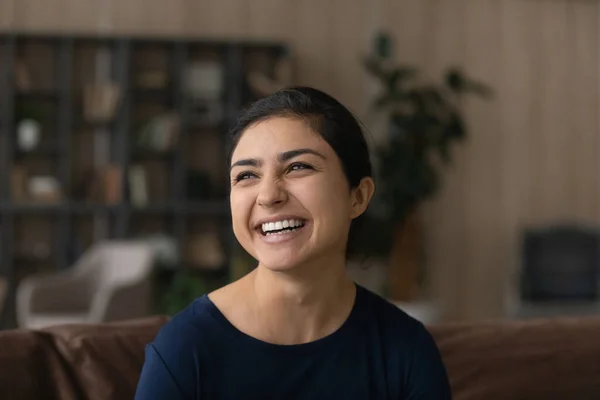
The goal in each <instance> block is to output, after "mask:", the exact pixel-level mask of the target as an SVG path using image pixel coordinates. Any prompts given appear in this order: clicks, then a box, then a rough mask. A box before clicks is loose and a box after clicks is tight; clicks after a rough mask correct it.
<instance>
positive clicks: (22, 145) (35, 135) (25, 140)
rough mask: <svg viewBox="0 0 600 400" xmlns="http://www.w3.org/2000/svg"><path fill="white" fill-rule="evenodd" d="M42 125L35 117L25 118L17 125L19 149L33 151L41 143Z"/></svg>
mask: <svg viewBox="0 0 600 400" xmlns="http://www.w3.org/2000/svg"><path fill="white" fill-rule="evenodd" d="M41 135H42V125H41V124H40V123H39V122H37V121H36V120H33V119H24V120H21V121H20V122H19V125H18V126H17V142H18V145H19V150H21V151H31V150H33V149H35V148H36V147H37V145H38V144H39V143H40V137H41Z"/></svg>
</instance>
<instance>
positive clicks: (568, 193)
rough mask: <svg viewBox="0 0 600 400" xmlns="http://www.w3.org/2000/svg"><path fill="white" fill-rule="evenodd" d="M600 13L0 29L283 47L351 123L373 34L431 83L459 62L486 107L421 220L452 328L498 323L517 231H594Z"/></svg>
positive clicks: (585, 7) (74, 12)
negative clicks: (394, 45) (255, 41)
mask: <svg viewBox="0 0 600 400" xmlns="http://www.w3.org/2000/svg"><path fill="white" fill-rule="evenodd" d="M599 7H600V3H599V2H597V1H567V0H553V1H523V0H377V1H367V0H346V1H343V0H329V1H321V0H300V1H294V0H253V1H247V0H175V1H170V2H166V1H164V0H120V1H116V0H104V1H96V0H77V1H75V0H18V1H16V0H0V29H17V30H38V31H39V30H44V31H56V30H59V31H60V30H78V31H79V30H81V31H89V32H97V31H99V30H109V31H114V32H129V33H138V34H187V35H193V36H211V37H223V38H260V39H273V40H286V41H288V42H289V43H290V45H291V47H292V49H293V51H294V54H295V56H296V57H297V63H298V65H297V70H298V83H300V84H309V85H313V86H316V87H318V88H321V89H324V90H326V91H329V92H331V93H332V94H334V95H335V96H337V97H338V98H339V99H340V100H341V101H342V102H344V103H345V104H347V105H349V106H350V107H351V108H352V109H353V110H354V111H355V112H357V113H358V114H359V116H362V114H363V113H364V111H365V109H366V105H367V104H368V94H369V93H371V92H370V87H371V86H370V85H369V84H368V78H367V77H366V75H365V74H364V72H363V70H362V66H361V65H360V64H359V61H358V58H359V57H360V55H361V54H362V53H363V52H364V51H365V50H367V46H368V45H369V44H370V39H371V35H372V34H373V33H374V32H375V31H377V29H378V28H385V29H387V30H388V31H390V32H391V33H393V34H394V35H395V36H396V39H397V42H398V49H397V51H398V53H397V59H398V60H399V61H402V62H406V63H409V64H413V65H418V66H421V67H422V68H423V71H424V73H425V76H426V77H428V78H431V77H438V73H439V72H440V71H441V70H443V69H444V68H446V67H447V66H449V65H452V64H458V65H461V66H463V67H464V68H465V70H466V71H467V72H468V73H470V74H471V75H473V76H475V77H477V78H480V79H482V80H484V81H486V82H488V83H490V84H491V85H492V86H494V88H495V90H496V97H495V98H494V99H493V100H492V101H490V102H488V103H486V102H483V101H479V100H469V101H467V102H466V103H465V105H466V110H467V115H468V123H469V127H470V129H471V137H470V140H469V142H468V143H466V144H465V145H460V146H458V147H457V148H456V149H455V152H454V154H455V156H456V158H455V162H454V165H453V166H452V167H451V168H449V169H448V170H446V171H445V172H444V187H443V191H442V192H441V193H440V195H439V196H438V197H437V198H436V199H435V200H434V201H433V202H430V203H428V204H427V205H426V207H425V223H426V231H427V246H428V254H429V256H428V261H429V270H430V277H431V280H432V287H433V291H434V295H435V296H436V297H438V298H440V299H441V302H442V304H443V306H444V308H445V310H446V311H447V315H448V316H449V317H450V318H455V319H456V318H461V319H476V318H483V317H493V316H501V315H503V304H504V298H505V297H506V293H507V292H510V291H509V290H506V288H507V285H506V283H507V282H510V281H511V279H513V278H514V276H515V274H516V271H517V268H518V264H519V250H520V247H519V246H520V241H519V238H520V234H521V232H522V230H523V228H524V227H527V226H537V225H545V224H551V223H556V222H570V221H573V222H574V221H581V222H586V223H588V224H598V222H599V221H600V206H599V202H600V140H599V138H598V135H599V131H598V130H599V121H598V114H599V112H600V104H599V97H598V96H599V93H600V81H599V73H600V65H599V61H600V60H599V54H598V45H600V43H599V39H598V38H599V35H600V29H599V28H600V26H599V23H598V18H599V11H600V10H599ZM341 10H343V12H341ZM367 122H368V121H367ZM372 126H375V125H372ZM374 136H378V137H379V136H383V135H378V134H377V133H374ZM509 287H510V286H509Z"/></svg>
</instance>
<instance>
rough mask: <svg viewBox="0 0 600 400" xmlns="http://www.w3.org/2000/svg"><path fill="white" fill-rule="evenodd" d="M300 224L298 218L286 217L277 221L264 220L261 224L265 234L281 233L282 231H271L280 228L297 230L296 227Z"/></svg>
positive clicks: (279, 229)
mask: <svg viewBox="0 0 600 400" xmlns="http://www.w3.org/2000/svg"><path fill="white" fill-rule="evenodd" d="M299 226H302V221H301V220H299V219H287V220H283V221H277V222H265V223H264V224H262V231H263V232H264V233H266V234H271V233H283V232H271V231H281V230H282V229H286V228H291V229H290V231H295V230H297V229H296V228H297V227H299Z"/></svg>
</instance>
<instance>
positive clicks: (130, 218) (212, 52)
mask: <svg viewBox="0 0 600 400" xmlns="http://www.w3.org/2000/svg"><path fill="white" fill-rule="evenodd" d="M287 54H288V49H287V47H286V46H285V45H284V44H281V43H257V42H243V41H214V40H208V41H205V40H192V39H178V38H141V37H120V36H119V37H116V36H114V37H113V36H110V37H94V36H69V35H64V36H60V35H42V34H21V33H14V34H0V177H1V178H0V235H1V240H0V276H4V277H6V278H7V279H8V281H9V293H8V299H7V302H6V305H5V310H4V313H3V314H2V315H3V318H2V322H1V324H0V325H1V326H2V327H9V326H14V323H15V321H14V318H15V316H14V306H15V303H14V295H15V290H16V287H17V285H18V283H19V281H20V279H22V278H23V277H24V276H26V275H27V274H28V273H34V272H44V271H45V272H50V271H55V270H60V269H64V268H68V267H69V266H70V265H72V263H73V262H74V261H75V259H76V258H77V257H78V256H80V255H81V254H82V253H83V251H85V250H86V249H87V248H88V247H89V246H90V245H91V244H92V243H94V242H96V241H100V240H104V239H109V238H134V237H146V236H149V235H153V234H165V235H168V236H170V237H172V238H174V239H175V241H176V243H177V245H178V247H179V250H180V254H181V257H182V261H181V265H180V266H179V267H180V268H190V267H195V268H197V269H198V270H199V271H201V270H202V265H197V263H194V261H192V260H189V259H188V258H186V249H187V248H189V246H190V240H193V237H194V235H195V234H198V233H199V232H200V233H201V232H203V231H204V230H205V229H207V230H208V231H211V232H212V233H214V234H215V235H217V236H218V238H219V243H221V245H222V247H223V249H224V253H225V254H226V255H227V256H226V261H225V263H224V265H223V267H222V268H221V269H219V270H215V269H206V275H207V276H208V277H217V276H221V277H222V276H223V275H227V271H228V266H229V261H230V260H229V255H230V254H231V249H232V245H233V234H232V232H231V230H230V228H229V227H230V213H229V207H228V203H227V190H228V189H227V184H228V179H227V171H226V164H227V160H226V136H227V135H226V133H227V131H228V130H229V129H230V128H231V125H232V123H234V121H235V119H236V117H237V115H238V112H239V110H240V108H241V107H242V106H243V105H244V104H245V103H247V102H249V101H251V100H253V99H254V98H255V95H254V94H253V92H252V90H250V85H249V84H248V82H247V79H246V74H247V72H248V71H250V70H252V71H257V69H258V70H260V72H261V73H264V74H265V75H267V76H272V75H273V73H274V72H273V66H274V65H275V64H276V63H277V62H280V61H281V60H284V59H285V58H286V57H287ZM257 59H259V60H260V62H255V60H257ZM202 63H205V64H206V63H209V65H210V66H211V67H212V70H210V69H209V72H211V71H212V73H213V75H214V73H215V71H216V73H217V76H221V77H222V79H221V83H219V82H215V81H214V80H208V81H206V82H202V81H200V86H202V84H203V83H204V84H205V85H207V86H209V87H210V86H212V87H216V88H217V89H219V94H218V96H216V97H215V96H213V97H211V98H210V99H204V98H201V99H200V100H202V101H200V102H199V100H198V97H197V93H196V94H193V93H191V89H190V88H193V87H194V84H192V83H193V82H192V79H193V78H192V76H193V74H192V72H193V71H192V69H193V68H196V69H197V68H198V67H197V66H198V65H205V64H202ZM216 66H218V67H216ZM200 70H201V72H202V69H201V68H200ZM24 71H25V72H24ZM204 72H206V71H205V70H204ZM24 73H26V75H27V81H28V84H27V85H26V86H27V87H22V86H23V84H22V83H20V81H23V74H24ZM196 73H197V71H196ZM206 76H210V75H205V78H204V79H206ZM197 79H198V77H197V76H196V85H197V82H198V81H197ZM94 84H96V85H104V86H103V87H104V88H106V87H108V86H106V85H113V87H116V88H118V92H119V95H118V102H117V106H116V108H115V112H114V113H113V114H112V115H111V116H110V118H105V119H100V120H98V119H90V118H88V117H86V116H89V114H90V109H89V107H87V108H86V101H85V99H86V97H85V93H86V90H88V88H89V87H90V85H94ZM24 109H26V110H29V112H31V110H34V109H35V110H37V111H38V114H39V115H43V117H38V118H36V120H37V121H38V122H40V124H41V138H40V139H39V143H37V144H36V145H35V147H34V148H33V149H23V148H21V147H22V146H21V145H20V143H19V136H18V131H19V123H20V122H21V121H22V120H23V118H24V117H23V116H22V114H23V110H24ZM207 110H208V111H207ZM214 110H218V111H219V112H214ZM164 115H170V116H171V117H172V118H174V119H175V120H176V121H177V126H178V129H176V131H177V134H176V140H174V143H173V144H172V145H171V146H168V148H161V149H159V150H157V149H155V148H154V149H153V148H149V146H146V147H141V146H139V145H138V142H139V141H140V137H142V136H143V133H142V130H143V128H144V127H147V126H148V123H149V122H153V121H154V122H156V117H158V116H164ZM215 115H218V117H215ZM156 126H159V125H158V124H155V125H153V129H156V128H155V127H156ZM136 166H138V167H139V166H141V167H142V169H141V170H142V171H144V172H145V175H146V177H147V179H146V180H145V181H144V182H145V184H146V186H148V190H146V196H147V197H148V201H147V202H144V203H142V204H138V203H137V202H136V201H134V198H135V196H133V189H134V188H133V187H132V183H133V182H136V181H134V180H132V177H131V176H130V174H131V172H132V170H133V169H135V168H134V167H136ZM107 168H112V169H113V172H114V171H116V172H115V173H116V176H117V179H115V180H114V181H113V182H112V184H113V186H112V189H111V190H113V192H114V193H116V194H117V195H116V200H115V198H112V199H111V200H110V201H108V200H107V199H105V198H104V197H102V196H101V197H102V199H100V200H98V199H97V198H94V197H93V196H90V195H89V192H90V190H89V188H87V189H84V188H85V187H86V186H90V183H92V182H96V184H98V182H99V181H98V173H99V172H102V171H104V172H106V169H107ZM17 170H22V171H25V172H24V175H25V176H26V179H29V181H27V182H29V183H31V177H33V176H36V175H40V174H42V175H44V176H46V178H47V176H51V177H52V178H53V179H55V181H56V182H57V185H58V188H59V196H60V199H59V200H58V201H54V202H51V201H39V199H38V200H35V201H33V200H31V199H29V198H28V199H23V198H19V199H17V197H18V196H17V192H18V191H17V190H15V187H16V186H15V182H16V178H15V176H18V175H17V173H16V171H17ZM86 171H90V173H91V175H86V173H84V172H86ZM138 171H140V169H139V168H138ZM24 179H25V178H24ZM101 182H104V183H100V184H99V185H100V186H101V189H102V190H104V192H106V191H107V187H106V183H105V181H101ZM140 182H141V181H140ZM82 183H83V185H82ZM103 185H104V186H103ZM22 186H23V185H22ZM133 186H135V185H133ZM190 189H192V190H190ZM102 190H101V191H102ZM104 192H103V193H104ZM114 193H113V194H114ZM104 194H106V193H104ZM193 194H195V195H193ZM192 195H193V196H192ZM28 196H30V194H29V195H28ZM21 197H22V195H21Z"/></svg>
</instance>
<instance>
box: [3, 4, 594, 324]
mask: <svg viewBox="0 0 600 400" xmlns="http://www.w3.org/2000/svg"><path fill="white" fill-rule="evenodd" d="M0 30H1V33H0V233H1V241H0V305H2V307H0V310H2V319H1V325H2V327H3V328H11V327H15V326H24V327H37V326H43V325H47V324H50V323H57V322H71V321H92V322H93V321H104V320H112V319H122V318H133V317H137V316H141V315H145V314H149V313H166V314H173V313H174V312H176V311H177V310H179V309H181V308H183V307H184V306H185V305H186V304H187V303H189V302H190V301H191V300H192V299H193V298H194V297H195V296H198V295H200V294H202V293H205V292H206V291H209V290H212V289H214V288H217V287H219V286H221V285H224V284H226V283H227V282H229V281H231V280H234V279H237V278H238V277H240V276H242V275H243V274H245V273H246V272H248V271H249V270H250V269H251V268H253V267H254V265H255V262H254V261H253V260H252V259H251V258H249V257H248V255H247V254H245V253H244V251H243V250H241V249H240V248H239V246H238V245H237V244H236V242H235V238H234V237H233V235H232V233H231V229H230V213H229V209H228V203H227V185H228V178H227V148H226V143H227V130H228V129H229V128H230V127H231V124H232V123H233V122H234V121H235V118H236V116H237V115H238V112H239V110H240V108H241V107H243V106H245V105H247V104H248V103H249V102H251V101H252V100H255V99H257V98H259V97H261V96H264V95H268V94H269V93H271V92H272V91H274V90H276V89H278V88H280V87H283V86H287V85H292V84H294V85H309V86H313V87H316V88H319V89H322V90H324V91H326V92H328V93H330V94H331V95H333V96H334V97H336V98H337V99H339V100H340V101H341V102H342V103H344V104H345V105H347V106H348V107H349V108H350V109H351V110H352V111H353V112H354V113H355V114H356V115H357V116H358V117H359V118H360V119H361V120H362V122H363V123H364V125H365V127H366V131H367V136H368V139H369V142H370V144H371V146H372V148H373V161H374V163H375V165H376V169H377V171H378V172H377V173H378V176H377V183H378V185H379V186H378V198H377V199H376V200H375V202H374V203H373V206H372V207H371V210H370V211H369V215H368V216H367V220H366V222H367V223H366V224H365V226H364V237H363V238H362V239H361V241H360V243H359V246H358V248H359V249H360V251H359V252H358V254H357V256H356V257H354V258H353V259H352V260H350V262H349V271H350V273H351V274H352V275H353V276H354V277H355V279H356V280H357V281H358V282H359V283H361V284H363V285H365V286H367V287H368V288H370V289H371V290H374V291H376V292H378V293H380V294H381V295H382V296H385V297H387V298H388V299H390V301H393V302H395V303H397V304H398V305H399V306H400V307H402V308H404V309H405V310H407V311H408V312H409V313H411V314H413V315H415V316H416V317H417V318H419V319H422V320H423V321H425V322H438V321H469V320H480V319H498V318H530V317H536V316H549V315H586V314H598V313H600V300H599V298H598V286H599V283H600V279H599V275H600V251H599V250H600V247H599V240H598V239H599V226H600V140H599V139H600V131H599V126H598V124H599V120H598V112H599V110H600V99H599V93H600V55H599V53H598V49H599V45H600V43H599V42H600V3H598V2H596V1H588V0H552V1H550V0H451V1H450V0H373V1H367V0H327V1H323V0H319V1H317V0H219V1H217V0H214V1H207V0H203V1H201V0H170V1H161V0H144V1H142V0H120V1H111V0H94V1H91V0H18V1H17V0H0ZM140 243H144V244H145V246H139V244H140ZM148 247H149V248H150V249H151V254H150V255H148V251H147V248H148Z"/></svg>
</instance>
